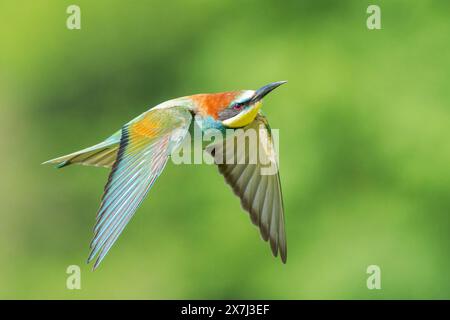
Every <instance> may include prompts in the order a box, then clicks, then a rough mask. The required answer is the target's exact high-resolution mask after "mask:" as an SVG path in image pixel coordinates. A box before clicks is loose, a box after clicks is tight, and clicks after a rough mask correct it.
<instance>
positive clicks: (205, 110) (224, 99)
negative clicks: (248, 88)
mask: <svg viewBox="0 0 450 320" xmlns="http://www.w3.org/2000/svg"><path fill="white" fill-rule="evenodd" d="M240 93H241V91H229V92H221V93H211V94H196V95H193V96H191V99H192V100H193V101H194V103H195V105H196V106H197V108H198V112H199V113H200V114H201V115H202V116H211V117H213V118H214V119H217V118H218V117H219V115H218V114H219V112H220V111H222V110H223V109H225V108H227V107H228V106H229V105H230V103H231V102H232V101H233V100H234V99H236V97H237V96H238V95H239V94H240Z"/></svg>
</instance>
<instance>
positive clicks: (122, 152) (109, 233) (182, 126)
mask: <svg viewBox="0 0 450 320" xmlns="http://www.w3.org/2000/svg"><path fill="white" fill-rule="evenodd" d="M285 82H286V81H278V82H273V83H270V84H268V85H265V86H263V87H261V88H260V89H258V90H239V91H229V92H222V93H212V94H195V95H191V96H185V97H181V98H176V99H172V100H169V101H166V102H163V103H161V104H159V105H157V106H155V107H153V108H151V109H149V110H148V111H146V112H144V113H143V114H141V115H140V116H138V117H137V118H135V119H133V120H131V121H130V122H128V123H126V124H125V125H124V126H123V127H122V128H121V129H120V130H119V131H117V132H116V133H114V134H113V135H111V136H110V137H109V138H107V139H106V140H104V141H102V142H100V143H98V144H96V145H94V146H92V147H89V148H86V149H83V150H80V151H77V152H74V153H71V154H69V155H65V156H62V157H58V158H55V159H52V160H49V161H46V162H44V164H45V163H51V164H56V167H57V168H63V167H66V166H68V165H71V164H81V165H87V166H97V167H107V168H111V172H110V174H109V178H108V181H107V183H106V186H105V189H104V193H103V196H102V199H101V204H100V208H99V209H98V212H97V217H96V223H95V226H94V237H93V239H92V242H91V244H90V249H91V252H90V255H89V258H88V263H89V262H91V261H92V260H93V259H95V258H96V261H95V263H94V267H93V268H94V270H95V269H96V268H97V267H98V266H99V264H100V263H101V262H102V260H103V259H104V258H105V256H106V254H107V253H108V251H109V250H110V249H111V247H112V245H113V244H114V242H115V241H116V240H117V238H118V237H119V235H120V234H121V233H122V231H123V229H124V228H125V226H126V225H127V223H128V222H129V221H130V219H131V218H132V216H133V215H134V213H135V212H136V210H137V208H138V207H139V205H140V204H141V203H142V201H143V200H144V198H145V196H146V195H147V193H148V191H149V190H150V188H151V187H152V185H153V184H154V182H155V180H156V179H157V178H158V177H159V175H160V174H161V172H162V171H163V169H164V167H165V165H166V163H167V161H168V159H169V158H170V156H171V154H172V152H174V150H177V149H179V148H180V146H181V145H182V143H183V141H184V139H185V137H186V136H187V135H188V133H190V132H192V130H193V127H194V126H195V125H197V126H198V127H199V128H200V129H201V130H202V131H203V132H206V131H207V130H208V129H216V130H220V131H221V132H225V131H226V130H228V131H230V130H232V132H239V133H240V134H244V135H245V133H246V132H248V131H249V130H257V132H258V135H257V140H258V144H259V146H260V148H259V151H258V152H259V158H258V160H257V161H256V162H250V161H245V160H248V158H249V156H248V154H247V151H245V150H246V149H245V148H236V146H235V145H232V144H230V145H232V147H229V145H228V144H226V143H219V142H217V143H216V141H214V143H212V144H211V145H208V146H207V147H205V150H206V151H207V152H209V153H210V154H211V156H212V157H213V158H214V161H215V164H217V166H218V169H219V172H220V173H221V174H222V175H223V176H224V178H225V181H226V182H227V183H228V184H229V185H230V186H231V188H232V189H233V191H234V193H235V194H236V195H237V196H238V197H239V198H240V200H241V205H242V207H243V208H244V209H245V210H246V211H247V212H248V213H249V215H250V218H251V221H252V222H253V224H255V225H256V226H257V227H259V230H260V233H261V237H262V238H263V239H264V240H265V241H268V242H269V243H270V247H271V250H272V253H273V255H274V256H275V257H276V256H277V255H278V253H279V254H280V257H281V260H282V262H283V263H286V259H287V248H286V232H285V223H284V207H283V198H282V193H281V183H280V177H279V173H278V164H277V160H276V159H277V157H276V153H275V150H274V143H273V139H272V134H271V129H270V127H269V124H268V122H267V119H266V117H265V116H264V115H263V114H262V113H261V111H260V108H261V105H262V98H264V97H265V96H266V95H267V94H268V93H269V92H271V91H272V90H274V89H275V88H277V87H278V86H280V85H282V84H284V83H285ZM237 129H242V130H237ZM233 139H235V138H233ZM236 141H239V140H236ZM241 141H242V140H241ZM261 146H262V147H261ZM242 149H244V151H242ZM239 153H240V154H239ZM218 155H219V156H218ZM230 155H231V157H232V158H233V159H240V160H243V159H244V161H227V160H228V157H229V156H230ZM221 157H222V159H221ZM220 160H225V161H220ZM230 162H231V163H230ZM263 163H264V164H270V165H272V166H275V168H276V170H275V171H273V172H269V174H264V173H263V171H262V169H263Z"/></svg>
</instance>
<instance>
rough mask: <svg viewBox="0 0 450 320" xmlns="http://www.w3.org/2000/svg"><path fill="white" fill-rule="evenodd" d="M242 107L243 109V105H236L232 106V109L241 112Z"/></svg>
mask: <svg viewBox="0 0 450 320" xmlns="http://www.w3.org/2000/svg"><path fill="white" fill-rule="evenodd" d="M243 107H244V105H243V104H240V103H236V104H235V105H234V106H233V109H234V110H238V111H239V110H242V108H243Z"/></svg>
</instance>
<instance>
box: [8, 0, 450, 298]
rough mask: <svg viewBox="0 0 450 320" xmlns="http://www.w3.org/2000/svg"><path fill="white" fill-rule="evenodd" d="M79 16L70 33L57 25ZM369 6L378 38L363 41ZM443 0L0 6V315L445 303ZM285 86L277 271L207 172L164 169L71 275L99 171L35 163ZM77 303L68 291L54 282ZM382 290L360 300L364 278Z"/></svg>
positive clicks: (87, 233)
mask: <svg viewBox="0 0 450 320" xmlns="http://www.w3.org/2000/svg"><path fill="white" fill-rule="evenodd" d="M73 3H76V4H78V5H79V6H80V7H81V19H82V29H81V30H72V31H71V30H68V29H67V28H66V25H65V24H66V18H67V16H68V15H67V14H66V8H67V6H68V5H70V4H73ZM369 4H378V5H380V6H381V10H382V30H379V31H369V30H368V29H367V28H366V18H367V16H368V15H367V14H366V8H367V6H368V5H369ZM449 10H450V4H449V3H448V2H447V1H437V0H434V1H431V0H430V1H418V2H411V1H406V0H404V1H400V0H395V1H381V0H377V1H361V0H354V1H332V0H329V1H317V0H314V1H313V0H310V1H306V0H305V1H301V0H295V1H261V0H247V1H209V0H196V1H184V0H183V1H182V0H177V1H137V0H136V1H106V0H96V1H88V0H77V1H65V0H64V1H61V0H52V1H50V0H48V1H45V0H39V1H31V0H30V1H12V0H9V1H2V2H1V3H0V40H1V43H0V46H1V47H0V133H1V136H2V139H1V140H2V142H1V146H2V157H1V158H0V167H1V174H2V179H1V182H0V191H1V192H0V215H1V221H2V223H1V224H0V297H1V298H25V299H29V298H44V299H46V298H69V299H78V298H100V299H101V298H138V299H141V298H152V299H164V298H172V299H179V298H214V299H220V298H270V299H310V298H326V299H334V298H340V299H352V298H367V299H372V298H375V299H386V298H405V299H408V298H447V299H448V298H450V276H449V273H448V270H449V269H450V234H449V229H450V217H449V213H450V196H449V191H450V165H449V164H450V143H449V138H450V109H449V108H450V106H449V104H450V90H449V88H450V61H449V56H450V42H449V41H448V35H449V34H450V22H449V19H448V12H449ZM276 80H288V81H289V83H288V84H287V85H286V86H283V87H282V88H280V89H279V91H278V90H277V91H276V92H275V93H274V94H273V95H270V97H268V98H267V99H266V103H265V106H264V111H265V113H266V115H267V116H268V117H269V120H270V122H271V125H272V127H274V128H279V129H280V161H281V176H282V185H283V192H284V197H285V207H286V222H287V235H288V263H287V264H286V265H282V264H281V263H280V261H279V260H278V259H274V258H273V257H272V256H271V253H270V250H269V246H268V245H267V244H266V243H264V242H263V241H261V240H260V237H259V235H258V230H257V229H256V228H255V227H253V226H252V225H251V223H250V222H249V218H248V216H247V214H246V213H245V212H244V211H243V210H242V209H241V208H240V205H239V201H238V199H237V198H235V196H234V195H233V193H232V192H231V190H230V189H229V187H227V186H226V185H225V184H224V182H223V178H222V177H221V176H220V175H219V174H218V173H217V170H216V168H214V167H213V166H207V165H203V166H192V165H191V166H175V165H173V164H170V163H169V165H168V166H167V167H166V170H165V171H164V173H163V175H162V177H161V179H159V180H158V182H157V183H156V184H155V186H154V188H153V189H152V190H151V192H150V194H149V197H148V198H147V201H145V202H144V204H143V205H142V206H141V208H140V209H139V211H138V213H137V214H136V216H135V217H134V218H133V220H132V221H131V223H130V224H129V226H128V227H127V228H126V230H125V232H124V233H123V234H122V236H121V237H120V238H119V241H118V242H117V243H116V245H115V246H114V247H113V249H112V250H111V252H110V253H109V255H108V257H107V258H106V259H105V261H104V262H103V264H102V266H101V267H100V269H99V270H97V271H96V272H91V266H88V265H86V264H85V260H86V258H87V254H88V245H89V242H90V239H91V236H92V226H93V224H94V221H95V213H96V210H97V208H98V205H99V200H100V197H101V194H102V191H103V185H104V183H105V181H106V178H107V175H108V171H107V170H105V169H99V168H89V167H80V166H73V167H69V168H67V169H64V170H54V169H53V168H51V167H49V166H41V165H40V163H41V162H43V161H44V160H47V159H49V158H52V157H54V156H58V155H62V154H66V153H69V152H72V151H75V150H78V149H80V148H83V147H86V146H89V145H92V144H94V143H96V142H98V141H100V140H102V139H104V138H106V137H107V136H108V135H109V134H111V133H113V132H115V131H116V130H117V129H118V128H120V127H121V125H122V124H124V123H125V122H127V121H128V120H130V119H132V118H134V117H135V116H137V115H138V114H140V113H141V112H143V111H145V110H147V109H148V108H149V107H151V106H154V105H156V104H158V103H159V102H162V101H165V100H168V99H170V98H174V97H178V96H183V95H189V94H194V93H201V92H220V91H228V90H234V89H254V88H257V87H259V86H261V85H264V84H266V83H269V82H271V81H276ZM72 264H77V265H80V266H81V268H82V290H79V291H76V290H75V291H70V290H67V289H66V287H65V284H66V277H67V274H66V273H65V271H66V268H67V266H68V265H72ZM371 264H376V265H379V266H380V267H381V270H382V289H381V290H372V291H370V290H368V289H367V288H366V278H367V276H368V275H367V274H366V268H367V266H368V265H371Z"/></svg>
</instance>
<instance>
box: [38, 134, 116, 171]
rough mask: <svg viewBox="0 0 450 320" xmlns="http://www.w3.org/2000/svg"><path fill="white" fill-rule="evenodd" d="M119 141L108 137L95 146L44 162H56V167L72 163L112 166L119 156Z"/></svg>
mask: <svg viewBox="0 0 450 320" xmlns="http://www.w3.org/2000/svg"><path fill="white" fill-rule="evenodd" d="M118 150H119V141H118V140H117V139H107V140H105V141H103V142H101V143H99V144H96V145H95V146H92V147H89V148H86V149H83V150H80V151H77V152H74V153H71V154H68V155H65V156H62V157H58V158H55V159H51V160H48V161H45V162H44V163H42V164H56V168H58V169H59V168H63V167H66V166H68V165H70V164H82V165H85V166H96V167H107V168H111V167H112V165H113V164H114V161H115V160H116V157H117V152H118Z"/></svg>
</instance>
